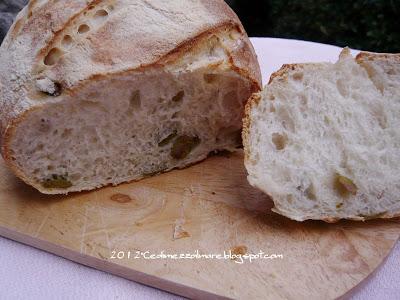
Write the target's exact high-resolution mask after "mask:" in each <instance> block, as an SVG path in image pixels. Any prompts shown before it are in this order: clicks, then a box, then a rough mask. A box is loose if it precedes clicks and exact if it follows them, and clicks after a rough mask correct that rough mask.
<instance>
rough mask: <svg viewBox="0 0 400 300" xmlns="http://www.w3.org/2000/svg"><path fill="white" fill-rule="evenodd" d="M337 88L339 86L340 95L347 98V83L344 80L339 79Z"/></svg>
mask: <svg viewBox="0 0 400 300" xmlns="http://www.w3.org/2000/svg"><path fill="white" fill-rule="evenodd" d="M336 86H337V89H338V91H339V93H340V95H342V97H347V95H348V90H347V87H346V84H345V82H344V81H343V80H342V79H339V80H338V81H337V82H336Z"/></svg>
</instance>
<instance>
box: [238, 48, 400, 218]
mask: <svg viewBox="0 0 400 300" xmlns="http://www.w3.org/2000/svg"><path fill="white" fill-rule="evenodd" d="M343 51H344V52H342V53H344V54H346V53H348V54H349V52H348V48H345V49H344V50H343ZM379 60H385V61H386V60H390V61H395V62H400V54H389V53H373V52H360V53H359V54H358V55H357V56H356V61H357V63H358V64H360V65H362V64H363V63H364V62H365V61H379ZM322 65H324V63H322V64H321V63H301V64H284V65H283V66H282V67H281V68H280V69H279V70H278V71H276V72H274V73H273V74H272V75H271V77H270V80H269V82H268V84H267V86H268V85H271V84H272V83H273V82H277V81H282V82H285V81H287V80H288V77H289V75H291V74H292V73H294V72H296V71H301V70H303V69H304V68H305V67H306V66H313V67H318V66H322ZM261 99H262V94H261V92H257V93H254V94H253V95H252V96H251V97H250V98H249V100H248V102H247V104H246V108H245V116H244V119H243V133H242V139H243V146H244V154H245V158H244V160H245V164H246V165H247V164H250V129H251V124H252V118H251V111H252V109H253V108H254V107H256V106H257V105H258V104H259V102H260V101H261ZM271 101H273V100H272V99H271ZM263 192H265V193H266V194H268V191H265V190H264V191H263ZM268 195H269V194H268ZM269 197H270V198H271V199H273V198H272V196H270V195H269ZM273 211H275V212H276V213H279V214H281V215H285V214H284V213H282V212H281V211H280V210H279V209H278V208H276V207H274V208H273ZM399 217H400V211H398V212H394V213H385V214H381V215H378V216H373V217H363V216H358V217H350V218H346V219H347V220H352V221H367V220H371V219H393V218H399ZM340 220H341V219H340V218H333V217H327V218H323V219H322V221H324V222H326V223H337V222H339V221H340Z"/></svg>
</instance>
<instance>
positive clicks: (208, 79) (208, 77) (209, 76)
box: [204, 74, 218, 84]
mask: <svg viewBox="0 0 400 300" xmlns="http://www.w3.org/2000/svg"><path fill="white" fill-rule="evenodd" d="M217 79H218V75H217V74H204V81H205V82H206V83H209V84H211V83H214V82H216V81H217Z"/></svg>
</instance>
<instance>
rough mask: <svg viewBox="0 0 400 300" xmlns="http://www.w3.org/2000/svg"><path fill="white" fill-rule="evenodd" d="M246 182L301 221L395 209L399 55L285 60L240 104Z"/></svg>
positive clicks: (399, 168)
mask: <svg viewBox="0 0 400 300" xmlns="http://www.w3.org/2000/svg"><path fill="white" fill-rule="evenodd" d="M243 137H244V144H245V155H246V158H245V164H246V168H247V170H248V173H249V176H248V180H249V182H250V183H251V184H252V185H253V186H255V187H258V188H259V189H261V190H262V191H264V192H265V193H267V194H269V195H270V196H271V198H272V199H273V201H274V203H275V208H274V210H275V212H277V213H279V214H282V215H284V216H287V217H289V218H291V219H294V220H298V221H303V220H307V219H322V220H325V221H327V222H334V221H337V220H339V219H352V220H367V219H374V218H391V217H395V216H398V215H399V214H400V55H395V54H374V53H361V54H359V55H358V56H357V58H356V59H354V58H353V57H352V56H351V54H350V53H349V50H348V49H345V50H344V51H343V52H342V54H341V57H340V59H339V61H338V62H337V63H336V64H330V63H317V64H293V65H285V66H283V67H282V69H281V70H279V71H278V72H276V73H275V74H273V75H272V77H271V80H270V83H269V85H268V86H266V87H265V89H264V91H262V92H261V93H256V94H255V95H254V96H253V97H252V99H251V100H250V101H249V103H248V105H247V107H246V118H245V125H244V133H243Z"/></svg>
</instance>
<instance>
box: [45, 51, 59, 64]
mask: <svg viewBox="0 0 400 300" xmlns="http://www.w3.org/2000/svg"><path fill="white" fill-rule="evenodd" d="M62 55H63V52H62V51H61V50H60V49H58V48H53V49H51V50H50V52H49V53H48V54H47V55H46V57H45V58H44V64H45V65H46V66H53V65H55V64H56V63H57V61H58V60H59V59H60V57H61V56H62Z"/></svg>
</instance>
